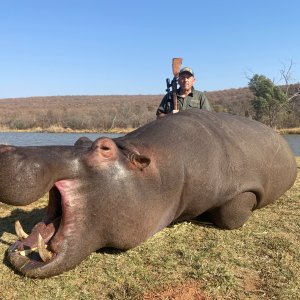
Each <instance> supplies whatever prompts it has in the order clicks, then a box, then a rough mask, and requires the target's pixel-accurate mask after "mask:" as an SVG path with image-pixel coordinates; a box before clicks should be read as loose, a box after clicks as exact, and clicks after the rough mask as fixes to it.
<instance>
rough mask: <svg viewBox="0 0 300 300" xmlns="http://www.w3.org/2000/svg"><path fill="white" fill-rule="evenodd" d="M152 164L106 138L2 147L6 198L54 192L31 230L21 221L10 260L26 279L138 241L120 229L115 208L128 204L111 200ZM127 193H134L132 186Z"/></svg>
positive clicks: (0, 185) (1, 197) (1, 196)
mask: <svg viewBox="0 0 300 300" xmlns="http://www.w3.org/2000/svg"><path fill="white" fill-rule="evenodd" d="M149 163H150V159H148V158H147V157H144V156H142V155H139V153H137V152H135V151H132V150H128V149H127V148H126V147H118V146H117V145H116V143H115V142H114V141H113V140H111V139H108V138H100V139H98V140H96V141H95V142H92V141H89V140H87V139H81V140H79V141H77V142H76V144H75V145H74V146H40V147H13V146H0V167H1V174H0V201H1V202H3V203H6V204H11V205H17V206H19V205H27V204H29V203H32V202H34V201H36V200H38V199H39V198H40V197H42V196H43V195H44V194H45V193H47V192H49V204H48V208H47V214H46V216H45V217H44V219H43V220H42V221H41V222H39V223H38V224H36V225H35V226H34V228H33V229H32V231H31V234H29V235H28V234H26V233H25V232H24V230H23V229H22V226H21V225H20V222H18V221H17V222H16V225H15V227H16V233H17V236H18V240H17V241H16V243H14V244H13V245H12V246H11V247H10V248H9V249H8V251H7V255H8V259H9V261H10V262H11V263H12V265H13V266H14V267H15V268H16V269H17V270H19V271H20V272H21V273H23V274H25V275H26V276H29V277H39V278H44V277H50V276H54V275H57V274H60V273H62V272H64V271H66V270H69V269H71V268H73V267H75V266H76V265H78V264H79V263H80V262H81V261H82V260H83V259H84V258H85V257H87V256H88V255H89V254H90V253H91V252H93V251H95V250H97V249H100V248H102V247H118V248H125V249H126V248H129V247H131V246H134V243H135V242H134V241H131V242H127V240H126V238H125V237H124V236H123V235H122V233H120V230H119V228H120V227H122V226H123V227H126V225H125V222H126V218H125V219H124V221H122V218H121V217H120V215H118V213H117V212H116V211H120V212H122V210H124V209H126V205H127V204H126V201H121V203H118V204H117V203H116V202H115V201H114V200H115V199H116V195H117V194H118V195H120V193H122V191H123V187H124V186H125V185H127V186H128V178H132V176H135V175H134V174H135V173H137V174H138V173H139V172H141V170H143V169H144V168H145V167H147V166H148V165H149ZM125 181H126V183H125ZM127 190H129V191H130V190H133V189H131V188H130V183H129V189H127ZM124 193H125V192H124V191H123V195H125V194H124ZM129 194H130V192H129ZM130 196H132V195H129V197H130ZM122 222H124V223H122ZM113 223H115V224H116V227H113V228H115V229H111V227H112V224H113ZM108 228H109V229H110V230H107V229H108Z"/></svg>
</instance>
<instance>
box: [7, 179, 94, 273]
mask: <svg viewBox="0 0 300 300" xmlns="http://www.w3.org/2000/svg"><path fill="white" fill-rule="evenodd" d="M78 184H79V182H78V181H76V180H61V181H58V182H56V183H55V185H54V186H53V187H52V189H51V190H50V191H49V205H48V211H47V216H46V217H45V218H44V220H43V221H41V222H39V223H38V224H36V225H35V226H34V228H33V229H32V231H31V234H30V235H27V234H26V233H25V232H24V231H23V229H22V227H21V225H20V224H19V223H18V222H16V233H17V236H18V241H17V242H16V243H14V244H13V245H12V246H11V247H10V248H9V249H8V251H7V254H8V259H9V261H10V262H11V263H12V265H13V266H14V267H15V268H16V269H17V270H19V271H20V272H21V273H23V274H25V275H26V276H29V277H39V278H44V277H49V276H53V275H57V274H60V273H62V272H63V271H66V270H69V269H71V268H73V267H74V266H76V265H77V264H79V263H80V262H81V261H82V260H83V259H84V258H85V257H86V256H87V255H88V254H89V253H90V252H92V250H91V251H89V252H88V253H87V249H76V247H77V244H81V243H78V242H77V241H78V239H82V232H81V233H79V232H78V231H79V229H78V228H77V222H76V221H77V219H78V217H79V214H80V211H81V208H80V207H78V203H80V202H78V201H77V200H78V197H79V196H78V195H79V193H78ZM75 195H76V196H75ZM77 251H79V252H80V254H79V255H78V254H76V253H74V252H77ZM70 256H71V257H73V258H74V259H70ZM65 258H67V260H68V262H66V261H65Z"/></svg>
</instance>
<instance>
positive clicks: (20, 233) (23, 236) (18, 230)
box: [15, 220, 28, 241]
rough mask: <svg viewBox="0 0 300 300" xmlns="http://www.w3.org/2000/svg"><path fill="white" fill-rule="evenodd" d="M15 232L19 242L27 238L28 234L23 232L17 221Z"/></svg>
mask: <svg viewBox="0 0 300 300" xmlns="http://www.w3.org/2000/svg"><path fill="white" fill-rule="evenodd" d="M15 231H16V234H17V236H18V238H19V240H20V241H23V240H25V239H26V238H27V237H28V234H27V233H26V232H25V231H24V230H23V228H22V225H21V223H20V221H19V220H17V221H16V222H15Z"/></svg>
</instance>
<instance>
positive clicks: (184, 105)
mask: <svg viewBox="0 0 300 300" xmlns="http://www.w3.org/2000/svg"><path fill="white" fill-rule="evenodd" d="M179 94H180V90H177V100H178V109H179V110H186V109H192V108H199V109H205V110H209V111H213V108H212V106H211V105H210V103H209V101H208V99H207V97H206V96H205V94H204V93H202V92H200V91H197V90H195V89H194V88H193V89H192V91H191V93H189V94H188V95H187V96H186V97H184V98H183V97H181V96H180V95H179ZM170 98H171V99H169V95H168V94H166V95H165V96H164V97H163V99H162V101H161V103H160V105H159V107H158V109H157V111H156V115H159V114H161V113H164V114H168V113H170V112H172V111H173V109H174V106H173V97H172V95H171V97H170Z"/></svg>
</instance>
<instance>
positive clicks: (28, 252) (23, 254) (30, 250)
mask: <svg viewBox="0 0 300 300" xmlns="http://www.w3.org/2000/svg"><path fill="white" fill-rule="evenodd" d="M36 249H37V248H31V249H26V250H23V251H19V252H18V253H19V254H20V255H22V256H27V255H28V254H30V253H31V252H32V251H35V250H36Z"/></svg>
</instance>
